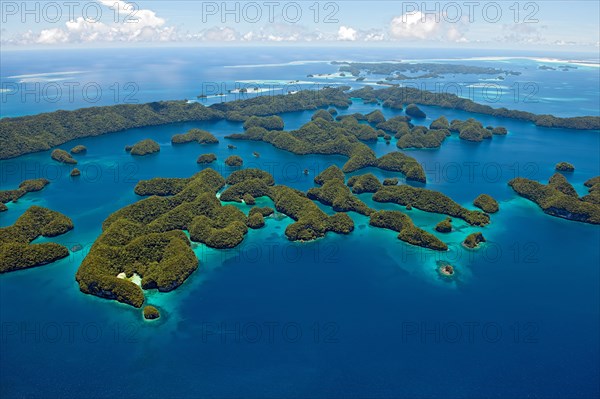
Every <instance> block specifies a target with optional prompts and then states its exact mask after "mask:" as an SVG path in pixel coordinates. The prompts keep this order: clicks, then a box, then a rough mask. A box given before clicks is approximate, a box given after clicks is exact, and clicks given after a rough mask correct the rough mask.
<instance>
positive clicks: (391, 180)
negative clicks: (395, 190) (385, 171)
mask: <svg viewBox="0 0 600 399" xmlns="http://www.w3.org/2000/svg"><path fill="white" fill-rule="evenodd" d="M398 182H399V180H398V178H397V177H387V178H385V179H383V185H384V186H397V185H398Z"/></svg>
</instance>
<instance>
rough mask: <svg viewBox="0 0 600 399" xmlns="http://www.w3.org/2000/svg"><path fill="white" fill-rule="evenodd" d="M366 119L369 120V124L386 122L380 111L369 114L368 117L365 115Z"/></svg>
mask: <svg viewBox="0 0 600 399" xmlns="http://www.w3.org/2000/svg"><path fill="white" fill-rule="evenodd" d="M365 117H366V119H367V122H369V123H373V124H375V125H378V124H380V123H383V122H385V116H383V113H382V112H381V111H380V110H378V109H377V110H375V111H372V112H369V113H368V114H367V115H365Z"/></svg>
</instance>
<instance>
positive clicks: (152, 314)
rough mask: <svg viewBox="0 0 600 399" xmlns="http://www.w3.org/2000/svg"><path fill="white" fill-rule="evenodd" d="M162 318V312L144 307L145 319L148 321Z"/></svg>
mask: <svg viewBox="0 0 600 399" xmlns="http://www.w3.org/2000/svg"><path fill="white" fill-rule="evenodd" d="M159 317H160V312H159V311H158V309H156V308H155V307H154V306H151V305H147V306H144V319H146V320H154V319H158V318H159Z"/></svg>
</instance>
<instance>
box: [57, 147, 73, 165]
mask: <svg viewBox="0 0 600 399" xmlns="http://www.w3.org/2000/svg"><path fill="white" fill-rule="evenodd" d="M50 158H52V159H54V160H55V161H57V162H60V163H66V164H71V165H75V164H77V161H76V160H75V159H73V157H72V156H71V154H69V153H68V152H66V151H65V150H61V149H58V148H57V149H56V150H54V151H52V153H51V154H50Z"/></svg>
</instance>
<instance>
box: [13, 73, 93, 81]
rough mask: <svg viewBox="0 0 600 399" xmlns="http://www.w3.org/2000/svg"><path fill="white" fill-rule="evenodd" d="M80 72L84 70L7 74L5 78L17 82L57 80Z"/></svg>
mask: <svg viewBox="0 0 600 399" xmlns="http://www.w3.org/2000/svg"><path fill="white" fill-rule="evenodd" d="M82 73H85V71H65V72H45V73H31V74H26V75H13V76H8V77H7V79H19V83H33V82H57V81H61V80H66V79H68V78H70V77H71V76H72V75H78V74H82Z"/></svg>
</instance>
